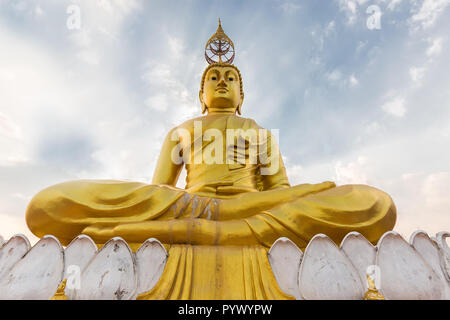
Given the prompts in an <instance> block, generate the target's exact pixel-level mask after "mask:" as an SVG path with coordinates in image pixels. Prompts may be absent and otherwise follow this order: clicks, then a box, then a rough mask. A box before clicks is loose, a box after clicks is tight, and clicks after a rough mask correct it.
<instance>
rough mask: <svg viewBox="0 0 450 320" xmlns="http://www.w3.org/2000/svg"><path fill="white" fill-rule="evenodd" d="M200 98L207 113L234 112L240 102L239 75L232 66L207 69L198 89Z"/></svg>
mask: <svg viewBox="0 0 450 320" xmlns="http://www.w3.org/2000/svg"><path fill="white" fill-rule="evenodd" d="M200 100H201V101H202V103H204V104H205V105H206V108H207V109H208V113H221V112H226V113H228V112H231V113H235V112H236V109H237V108H238V106H239V105H240V104H241V102H242V101H241V91H240V83H239V76H238V73H237V71H236V70H235V69H234V68H232V67H219V66H218V67H213V68H211V69H210V70H208V72H207V74H206V76H205V82H204V84H203V90H201V91H200Z"/></svg>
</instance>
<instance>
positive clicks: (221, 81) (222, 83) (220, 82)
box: [217, 77, 227, 87]
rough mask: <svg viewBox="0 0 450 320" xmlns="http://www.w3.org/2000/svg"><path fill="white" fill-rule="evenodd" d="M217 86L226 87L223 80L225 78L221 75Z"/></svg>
mask: <svg viewBox="0 0 450 320" xmlns="http://www.w3.org/2000/svg"><path fill="white" fill-rule="evenodd" d="M217 86H218V87H226V86H227V83H226V82H225V79H224V78H223V77H221V78H220V80H219V83H218V84H217Z"/></svg>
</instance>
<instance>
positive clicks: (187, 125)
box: [171, 116, 205, 131]
mask: <svg viewBox="0 0 450 320" xmlns="http://www.w3.org/2000/svg"><path fill="white" fill-rule="evenodd" d="M203 118H205V117H204V116H202V117H197V118H193V119H189V120H186V121H184V122H183V123H181V124H179V125H178V126H176V127H174V128H172V130H171V131H175V130H177V129H187V130H190V129H192V128H193V127H194V124H195V122H196V121H202V120H203Z"/></svg>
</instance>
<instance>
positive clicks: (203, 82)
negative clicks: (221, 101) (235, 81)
mask: <svg viewBox="0 0 450 320" xmlns="http://www.w3.org/2000/svg"><path fill="white" fill-rule="evenodd" d="M214 67H230V68H233V69H234V70H236V72H237V74H238V77H239V89H240V92H241V102H242V101H243V100H244V87H243V85H242V75H241V72H240V71H239V69H238V67H236V66H235V65H234V64H230V63H223V62H222V63H220V62H216V63H212V64H210V65H209V66H208V67H206V69H205V71H203V75H202V82H201V84H200V94H203V86H204V84H205V78H206V74H207V73H208V71H209V70H210V69H211V68H214ZM205 111H206V106H205V105H203V106H202V113H205ZM237 112H238V114H241V105H239V106H238V108H237Z"/></svg>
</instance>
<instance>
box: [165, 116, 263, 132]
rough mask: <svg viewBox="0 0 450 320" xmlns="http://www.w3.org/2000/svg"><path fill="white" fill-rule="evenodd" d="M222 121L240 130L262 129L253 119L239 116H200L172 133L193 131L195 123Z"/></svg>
mask: <svg viewBox="0 0 450 320" xmlns="http://www.w3.org/2000/svg"><path fill="white" fill-rule="evenodd" d="M220 120H222V121H223V122H224V123H228V124H229V125H230V126H231V127H239V128H257V129H260V128H262V127H261V126H260V125H259V124H258V123H256V121H255V120H253V119H251V118H245V117H240V116H237V115H231V116H218V117H211V116H200V117H196V118H193V119H189V120H186V121H184V122H183V123H181V124H180V125H178V126H176V127H175V128H173V129H172V131H174V130H177V129H186V130H189V131H191V130H192V129H193V128H194V126H195V123H196V122H197V121H200V122H202V124H206V125H208V124H209V123H217V121H220Z"/></svg>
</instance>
